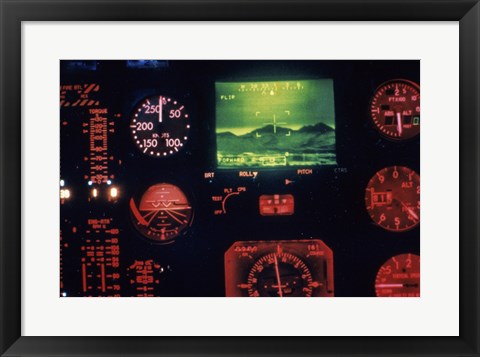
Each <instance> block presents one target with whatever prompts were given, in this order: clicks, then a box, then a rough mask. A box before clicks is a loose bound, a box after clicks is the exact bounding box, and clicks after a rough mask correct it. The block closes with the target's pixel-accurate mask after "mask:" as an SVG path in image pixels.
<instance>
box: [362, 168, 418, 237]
mask: <svg viewBox="0 0 480 357" xmlns="http://www.w3.org/2000/svg"><path fill="white" fill-rule="evenodd" d="M365 205H366V208H367V211H368V213H369V214H370V217H371V218H372V220H373V221H374V222H375V223H376V224H378V225H379V226H380V227H382V228H385V229H386V230H389V231H393V232H401V231H406V230H408V229H411V228H413V227H415V226H416V225H417V224H419V222H420V176H419V175H418V174H417V173H416V172H415V171H413V170H411V169H409V168H408V167H404V166H390V167H386V168H384V169H382V170H380V171H378V172H377V173H376V174H375V175H374V176H373V177H372V178H371V179H370V181H369V183H368V185H367V188H366V189H365Z"/></svg>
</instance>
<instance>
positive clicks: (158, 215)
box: [59, 59, 420, 298]
mask: <svg viewBox="0 0 480 357" xmlns="http://www.w3.org/2000/svg"><path fill="white" fill-rule="evenodd" d="M59 92H60V93H59V101H60V177H59V183H60V184H59V201H60V232H59V236H60V291H59V295H60V296H61V297H71V296H74V297H87V296H94V297H96V296H105V297H120V296H138V297H184V296H185V297H245V298H248V297H268V298H271V297H277V298H278V297H279V298H285V297H311V298H316V297H337V296H339V297H340V296H351V297H361V296H371V297H375V296H378V297H417V296H420V62H419V61H414V60H398V61H392V60H379V61H353V60H328V61H325V60H308V61H304V60H164V59H159V60H112V61H109V60H98V61H95V60H88V61H84V60H66V61H61V62H60V91H59Z"/></svg>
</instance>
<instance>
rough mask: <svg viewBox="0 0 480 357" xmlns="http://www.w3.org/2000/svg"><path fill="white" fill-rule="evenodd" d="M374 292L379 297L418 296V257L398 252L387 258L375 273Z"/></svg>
mask: <svg viewBox="0 0 480 357" xmlns="http://www.w3.org/2000/svg"><path fill="white" fill-rule="evenodd" d="M375 293H376V295H377V296H380V297H418V296H420V257H419V256H418V255H415V254H400V255H397V256H395V257H392V258H390V259H389V260H387V261H386V262H385V264H383V265H382V267H381V268H380V270H379V271H378V273H377V278H376V280H375Z"/></svg>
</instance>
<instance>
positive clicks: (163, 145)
mask: <svg viewBox="0 0 480 357" xmlns="http://www.w3.org/2000/svg"><path fill="white" fill-rule="evenodd" d="M189 129H190V118H189V113H188V111H187V108H186V107H185V105H184V104H182V103H181V102H179V101H177V100H175V99H173V98H170V97H168V96H164V95H155V96H150V97H148V98H146V99H144V100H143V101H141V102H140V103H139V104H138V105H137V107H136V109H135V111H134V114H133V116H132V120H131V123H130V131H131V133H132V138H133V141H134V143H135V145H136V146H137V148H138V149H139V150H140V151H141V152H142V153H144V154H145V155H148V156H151V157H167V156H170V155H173V154H176V153H177V152H179V151H180V150H182V148H183V147H184V145H185V142H186V141H187V140H188V133H189Z"/></svg>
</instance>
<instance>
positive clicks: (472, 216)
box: [0, 0, 480, 356]
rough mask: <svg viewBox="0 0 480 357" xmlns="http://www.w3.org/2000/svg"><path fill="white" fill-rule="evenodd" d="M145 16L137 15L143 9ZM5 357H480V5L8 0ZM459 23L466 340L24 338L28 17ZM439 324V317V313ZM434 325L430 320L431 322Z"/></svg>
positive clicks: (2, 213) (1, 105)
mask: <svg viewBox="0 0 480 357" xmlns="http://www.w3.org/2000/svg"><path fill="white" fill-rule="evenodd" d="M140 8H141V9H142V11H138V10H139V9H140ZM0 11H1V20H0V21H1V43H0V46H1V47H0V48H1V63H0V66H1V67H0V71H1V72H0V77H1V87H0V88H1V97H0V101H1V102H0V109H1V118H0V135H1V141H0V144H1V149H0V150H1V152H0V154H1V156H0V172H1V176H0V177H1V182H0V198H1V201H0V229H1V236H0V239H1V240H0V244H1V252H0V253H1V256H0V284H1V295H0V297H1V332H0V351H1V353H2V356H39V355H44V356H47V355H48V356H50V355H92V356H93V355H147V354H149V355H160V356H187V355H188V356H212V355H226V356H240V355H241V356H267V355H270V356H274V355H292V356H293V355H297V356H303V355H305V356H306V355H312V356H313V355H318V356H327V355H342V356H347V355H351V356H371V355H391V356H439V355H443V356H480V352H479V351H480V348H479V344H480V329H479V326H480V319H479V301H480V295H479V242H478V237H479V234H478V233H479V224H478V218H479V211H478V206H479V201H480V200H479V193H480V191H479V183H480V181H479V159H480V158H479V139H480V135H479V128H480V127H479V103H480V97H479V86H480V82H479V65H480V62H479V54H480V41H479V40H480V38H479V37H480V36H479V35H480V4H479V3H478V0H413V1H412V0H342V1H338V0H337V1H335V0H327V1H322V0H299V1H295V0H259V1H252V0H223V1H221V0H198V1H195V0H179V1H174V0H140V1H135V0H123V1H118V2H116V1H107V0H98V1H92V0H38V1H36V0H28V1H25V0H0ZM86 20H88V21H112V20H113V21H132V20H135V21H153V20H155V21H159V20H183V21H203V20H211V21H216V20H222V21H244V20H248V21H259V20H261V21H279V20H282V21H307V20H308V21H314V20H315V21H380V20H381V21H459V24H460V135H461V136H460V193H459V194H460V237H461V239H460V336H459V337H361V338H360V337H281V338H280V337H127V338H125V337H23V336H21V255H20V252H21V239H20V237H21V227H22V222H21V209H22V208H21V202H22V200H21V197H22V193H21V183H22V176H21V175H22V160H21V159H22V157H21V63H22V61H21V55H22V54H21V23H22V21H86ZM439 318H441V317H440V316H439ZM433 323H435V321H432V324H433Z"/></svg>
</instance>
